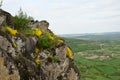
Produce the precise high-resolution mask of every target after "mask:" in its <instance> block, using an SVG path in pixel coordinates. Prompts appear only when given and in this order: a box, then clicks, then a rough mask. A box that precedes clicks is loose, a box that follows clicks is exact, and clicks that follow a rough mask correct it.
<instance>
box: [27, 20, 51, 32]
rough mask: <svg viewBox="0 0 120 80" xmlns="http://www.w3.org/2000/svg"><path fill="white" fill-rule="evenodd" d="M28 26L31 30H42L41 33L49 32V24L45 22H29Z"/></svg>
mask: <svg viewBox="0 0 120 80" xmlns="http://www.w3.org/2000/svg"><path fill="white" fill-rule="evenodd" d="M29 26H30V27H32V28H35V27H38V28H39V29H40V30H42V32H43V33H45V32H47V31H49V30H48V27H49V23H48V22H47V21H46V20H42V21H40V22H39V21H33V20H32V21H31V22H30V23H29Z"/></svg>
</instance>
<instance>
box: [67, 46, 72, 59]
mask: <svg viewBox="0 0 120 80" xmlns="http://www.w3.org/2000/svg"><path fill="white" fill-rule="evenodd" d="M66 51H67V56H68V57H69V58H71V59H72V58H73V54H72V51H71V49H70V48H69V47H67V49H66Z"/></svg>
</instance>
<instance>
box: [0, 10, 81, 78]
mask: <svg viewBox="0 0 120 80" xmlns="http://www.w3.org/2000/svg"><path fill="white" fill-rule="evenodd" d="M5 25H7V26H5ZM13 25H14V24H13V22H12V16H11V14H10V13H8V12H5V11H3V10H0V27H1V28H0V80H80V73H79V70H78V68H77V67H76V66H75V64H74V59H73V53H72V51H71V49H70V48H69V47H68V46H67V44H66V43H65V41H64V40H63V39H62V38H61V37H59V36H57V35H55V34H54V33H53V32H52V31H51V30H49V29H48V28H49V23H48V22H47V21H45V20H43V21H31V22H30V23H29V24H28V25H29V26H30V27H31V30H30V33H31V34H29V35H27V36H26V35H24V34H22V33H20V32H19V31H17V30H15V29H13Z"/></svg>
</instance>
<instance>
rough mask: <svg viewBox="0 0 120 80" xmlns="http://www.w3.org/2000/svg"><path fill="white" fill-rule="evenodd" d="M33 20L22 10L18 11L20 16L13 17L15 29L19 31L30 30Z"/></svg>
mask: <svg viewBox="0 0 120 80" xmlns="http://www.w3.org/2000/svg"><path fill="white" fill-rule="evenodd" d="M31 20H33V18H32V17H30V16H28V15H27V14H26V13H24V12H23V11H22V9H20V10H19V11H18V15H15V16H14V17H13V23H14V28H15V29H17V30H19V31H23V30H26V29H27V28H28V23H29V22H30V21H31Z"/></svg>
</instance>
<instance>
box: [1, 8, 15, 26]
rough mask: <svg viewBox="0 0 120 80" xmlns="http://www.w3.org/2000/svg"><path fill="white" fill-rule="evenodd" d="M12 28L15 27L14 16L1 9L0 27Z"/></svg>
mask: <svg viewBox="0 0 120 80" xmlns="http://www.w3.org/2000/svg"><path fill="white" fill-rule="evenodd" d="M5 25H8V26H11V27H13V26H14V25H13V19H12V15H11V14H10V13H8V12H6V11H4V10H2V9H0V26H5Z"/></svg>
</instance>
